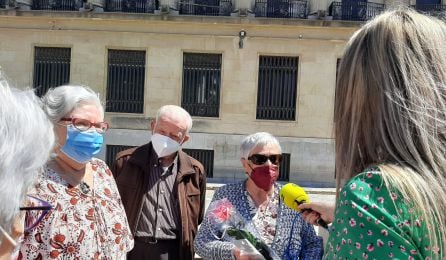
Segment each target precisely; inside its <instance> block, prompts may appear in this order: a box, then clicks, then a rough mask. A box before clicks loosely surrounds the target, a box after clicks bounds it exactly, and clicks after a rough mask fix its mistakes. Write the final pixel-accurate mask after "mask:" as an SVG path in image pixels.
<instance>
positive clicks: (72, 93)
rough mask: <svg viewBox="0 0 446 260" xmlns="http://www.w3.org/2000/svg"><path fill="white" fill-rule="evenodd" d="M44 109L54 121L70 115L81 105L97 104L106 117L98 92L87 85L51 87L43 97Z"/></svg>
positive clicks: (102, 115)
mask: <svg viewBox="0 0 446 260" xmlns="http://www.w3.org/2000/svg"><path fill="white" fill-rule="evenodd" d="M42 101H43V105H44V107H43V109H44V110H45V113H46V114H47V115H48V117H49V118H50V120H51V121H52V122H53V123H57V122H59V121H60V119H61V118H63V117H65V116H66V115H68V114H69V113H70V112H71V111H73V110H74V109H75V108H77V107H78V106H80V105H85V104H92V105H96V107H97V108H98V109H99V111H100V113H101V117H102V118H104V107H103V106H102V104H101V101H100V99H99V96H98V94H97V93H96V92H94V91H93V90H92V89H90V88H89V87H87V86H79V85H64V86H60V87H56V88H53V89H49V90H48V92H47V93H46V94H45V96H43V97H42Z"/></svg>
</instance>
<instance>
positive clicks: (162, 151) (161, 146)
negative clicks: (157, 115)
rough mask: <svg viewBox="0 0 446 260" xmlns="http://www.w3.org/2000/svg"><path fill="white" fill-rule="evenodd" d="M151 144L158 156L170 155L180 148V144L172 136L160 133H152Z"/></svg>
mask: <svg viewBox="0 0 446 260" xmlns="http://www.w3.org/2000/svg"><path fill="white" fill-rule="evenodd" d="M151 140H152V145H153V149H155V152H156V154H157V155H158V157H159V158H161V157H164V156H167V155H171V154H173V153H175V152H177V151H178V150H179V149H180V146H181V145H180V144H179V143H178V142H177V141H175V140H173V139H172V138H170V137H168V136H164V135H160V134H153V135H152V138H151Z"/></svg>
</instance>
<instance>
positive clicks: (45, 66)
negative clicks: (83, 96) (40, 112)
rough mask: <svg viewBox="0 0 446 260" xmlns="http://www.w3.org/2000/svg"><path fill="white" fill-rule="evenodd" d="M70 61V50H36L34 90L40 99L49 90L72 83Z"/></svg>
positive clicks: (52, 48) (47, 48)
mask: <svg viewBox="0 0 446 260" xmlns="http://www.w3.org/2000/svg"><path fill="white" fill-rule="evenodd" d="M70 60H71V49H70V48H54V47H35V48H34V79H33V88H34V89H35V91H36V94H37V95H38V96H39V97H41V96H43V95H44V94H45V93H46V92H47V90H48V89H49V88H54V87H57V86H60V85H64V84H67V83H68V82H70Z"/></svg>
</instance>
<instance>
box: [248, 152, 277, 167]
mask: <svg viewBox="0 0 446 260" xmlns="http://www.w3.org/2000/svg"><path fill="white" fill-rule="evenodd" d="M248 160H250V161H251V162H252V163H254V164H255V165H262V164H264V163H266V162H267V161H268V160H269V161H270V162H271V163H272V164H274V165H279V164H280V162H281V161H282V155H281V154H271V155H269V156H266V155H264V154H253V155H251V156H249V157H248Z"/></svg>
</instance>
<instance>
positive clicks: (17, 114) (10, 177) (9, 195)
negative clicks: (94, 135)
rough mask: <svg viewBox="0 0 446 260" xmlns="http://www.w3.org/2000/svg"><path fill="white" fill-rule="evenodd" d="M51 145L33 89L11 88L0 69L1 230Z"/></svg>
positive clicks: (9, 223)
mask: <svg viewBox="0 0 446 260" xmlns="http://www.w3.org/2000/svg"><path fill="white" fill-rule="evenodd" d="M53 145H54V132H53V124H52V123H51V122H50V121H49V120H48V118H47V116H46V115H45V113H44V112H43V110H42V109H41V106H40V102H39V99H38V98H37V97H36V96H35V94H34V92H33V91H32V90H18V89H14V88H11V87H10V86H9V84H8V82H7V80H6V78H5V76H4V75H3V74H2V72H1V71H0V202H1V203H0V226H1V227H2V229H3V230H4V231H5V232H7V233H9V234H10V232H11V228H12V225H13V223H14V221H15V218H16V217H17V216H18V214H19V207H20V206H21V203H23V202H24V199H25V195H26V193H27V191H28V190H29V189H30V187H31V186H32V185H33V184H34V182H35V180H36V178H37V174H38V172H39V171H40V170H42V167H43V165H44V164H45V163H46V161H47V160H48V158H49V156H50V153H51V150H52V149H53ZM0 240H2V232H0ZM0 244H1V243H0Z"/></svg>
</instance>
